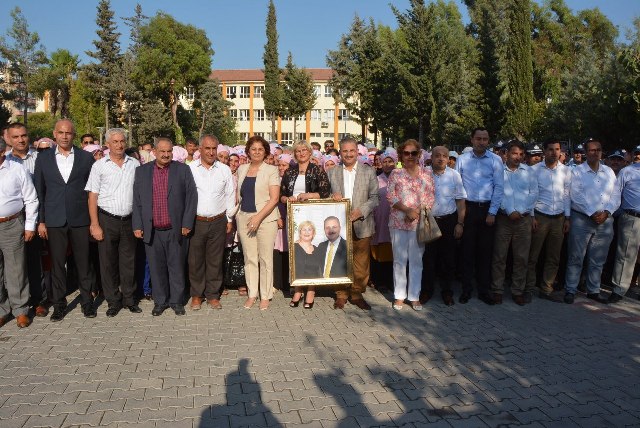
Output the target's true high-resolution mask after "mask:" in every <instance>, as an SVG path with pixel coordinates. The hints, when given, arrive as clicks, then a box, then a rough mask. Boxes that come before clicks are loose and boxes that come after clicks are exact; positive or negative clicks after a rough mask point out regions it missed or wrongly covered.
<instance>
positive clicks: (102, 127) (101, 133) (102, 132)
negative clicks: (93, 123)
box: [98, 126, 106, 146]
mask: <svg viewBox="0 0 640 428" xmlns="http://www.w3.org/2000/svg"><path fill="white" fill-rule="evenodd" d="M105 129H106V128H105V127H104V126H98V132H99V133H100V145H101V146H102V137H103V136H104V131H105Z"/></svg>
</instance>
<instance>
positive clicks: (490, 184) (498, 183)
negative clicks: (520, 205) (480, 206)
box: [456, 150, 504, 215]
mask: <svg viewBox="0 0 640 428" xmlns="http://www.w3.org/2000/svg"><path fill="white" fill-rule="evenodd" d="M456 171H458V172H459V173H460V175H461V176H462V184H463V185H464V190H465V191H466V192H467V200H469V201H472V202H487V201H491V205H490V206H489V214H490V215H496V213H497V212H498V208H500V204H501V203H502V195H503V192H504V177H503V174H502V159H501V158H500V156H498V155H496V154H493V153H491V152H490V151H488V150H487V151H485V152H484V154H483V155H482V156H476V154H475V153H474V152H468V153H464V154H462V155H460V157H458V160H457V162H456Z"/></svg>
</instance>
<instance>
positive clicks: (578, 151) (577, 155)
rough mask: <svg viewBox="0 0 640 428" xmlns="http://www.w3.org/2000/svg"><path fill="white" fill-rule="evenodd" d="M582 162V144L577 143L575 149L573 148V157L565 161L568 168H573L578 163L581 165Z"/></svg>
mask: <svg viewBox="0 0 640 428" xmlns="http://www.w3.org/2000/svg"><path fill="white" fill-rule="evenodd" d="M583 162H584V145H583V144H578V145H577V146H576V148H575V149H573V157H572V158H571V160H570V161H569V162H568V163H567V166H568V167H569V168H575V167H576V166H578V165H582V163H583Z"/></svg>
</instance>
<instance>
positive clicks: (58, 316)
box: [49, 308, 65, 322]
mask: <svg viewBox="0 0 640 428" xmlns="http://www.w3.org/2000/svg"><path fill="white" fill-rule="evenodd" d="M64 312H65V310H64V309H62V308H53V313H52V314H51V318H49V319H50V320H51V321H53V322H58V321H62V320H63V319H64V316H65V313H64Z"/></svg>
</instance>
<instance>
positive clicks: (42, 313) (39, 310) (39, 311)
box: [36, 305, 49, 317]
mask: <svg viewBox="0 0 640 428" xmlns="http://www.w3.org/2000/svg"><path fill="white" fill-rule="evenodd" d="M47 315H49V309H47V308H46V306H42V305H38V306H36V316H37V317H46V316H47Z"/></svg>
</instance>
